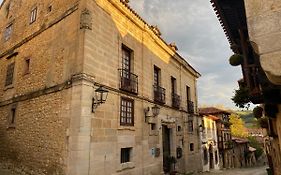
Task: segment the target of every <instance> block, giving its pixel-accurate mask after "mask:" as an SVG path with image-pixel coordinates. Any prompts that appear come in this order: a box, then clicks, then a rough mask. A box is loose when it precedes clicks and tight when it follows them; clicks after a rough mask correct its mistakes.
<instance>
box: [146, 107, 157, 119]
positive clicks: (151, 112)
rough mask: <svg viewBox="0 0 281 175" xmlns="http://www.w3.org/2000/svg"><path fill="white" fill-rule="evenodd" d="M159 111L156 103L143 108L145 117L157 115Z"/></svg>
mask: <svg viewBox="0 0 281 175" xmlns="http://www.w3.org/2000/svg"><path fill="white" fill-rule="evenodd" d="M159 113H160V108H159V106H157V105H154V106H152V107H147V108H145V109H144V114H145V117H155V116H157V115H159Z"/></svg>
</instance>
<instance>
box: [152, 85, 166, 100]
mask: <svg viewBox="0 0 281 175" xmlns="http://www.w3.org/2000/svg"><path fill="white" fill-rule="evenodd" d="M153 89H154V90H153V91H154V101H155V102H157V103H160V104H165V103H166V98H165V91H166V90H165V89H164V88H162V87H161V86H158V85H154V86H153Z"/></svg>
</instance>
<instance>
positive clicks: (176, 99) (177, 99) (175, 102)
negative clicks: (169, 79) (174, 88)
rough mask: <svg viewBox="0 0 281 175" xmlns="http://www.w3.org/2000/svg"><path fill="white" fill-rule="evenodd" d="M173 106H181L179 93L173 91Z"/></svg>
mask: <svg viewBox="0 0 281 175" xmlns="http://www.w3.org/2000/svg"><path fill="white" fill-rule="evenodd" d="M172 106H173V107H174V108H177V109H178V108H180V96H179V95H178V94H175V93H172Z"/></svg>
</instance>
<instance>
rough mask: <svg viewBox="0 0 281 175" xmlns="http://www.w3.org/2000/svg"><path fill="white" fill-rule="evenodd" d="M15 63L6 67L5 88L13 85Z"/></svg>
mask: <svg viewBox="0 0 281 175" xmlns="http://www.w3.org/2000/svg"><path fill="white" fill-rule="evenodd" d="M14 69H15V63H11V64H9V65H8V67H7V72H6V82H5V86H9V85H11V84H13V79H14Z"/></svg>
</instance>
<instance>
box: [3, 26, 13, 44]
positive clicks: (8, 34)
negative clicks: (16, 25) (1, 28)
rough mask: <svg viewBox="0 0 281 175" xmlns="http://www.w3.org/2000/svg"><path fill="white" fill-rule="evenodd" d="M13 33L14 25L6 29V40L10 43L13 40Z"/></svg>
mask: <svg viewBox="0 0 281 175" xmlns="http://www.w3.org/2000/svg"><path fill="white" fill-rule="evenodd" d="M12 31H13V24H10V25H8V26H7V27H6V29H5V32H4V40H5V41H8V40H9V39H10V38H11V35H12Z"/></svg>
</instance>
